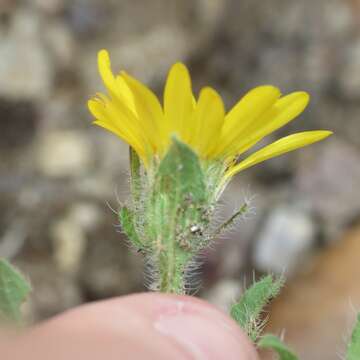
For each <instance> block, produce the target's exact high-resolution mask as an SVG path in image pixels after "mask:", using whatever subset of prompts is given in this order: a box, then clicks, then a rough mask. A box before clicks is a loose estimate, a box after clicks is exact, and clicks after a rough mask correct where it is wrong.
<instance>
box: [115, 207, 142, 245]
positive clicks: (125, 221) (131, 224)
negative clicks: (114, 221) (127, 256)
mask: <svg viewBox="0 0 360 360" xmlns="http://www.w3.org/2000/svg"><path fill="white" fill-rule="evenodd" d="M119 220H120V224H121V228H122V230H123V232H124V233H125V235H126V236H127V237H128V239H129V241H130V242H131V243H132V244H133V246H134V247H135V248H136V249H137V250H143V247H144V245H143V243H142V242H141V239H140V238H139V236H138V234H137V231H136V228H135V217H134V214H133V212H132V211H131V210H130V209H128V208H127V207H125V206H124V207H122V208H121V209H120V211H119Z"/></svg>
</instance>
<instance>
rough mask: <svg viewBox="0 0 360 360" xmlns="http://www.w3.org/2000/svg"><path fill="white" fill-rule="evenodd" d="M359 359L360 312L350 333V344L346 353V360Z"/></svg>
mask: <svg viewBox="0 0 360 360" xmlns="http://www.w3.org/2000/svg"><path fill="white" fill-rule="evenodd" d="M359 359H360V314H358V316H357V321H356V324H355V327H354V329H353V332H352V334H351V340H350V344H349V346H348V351H347V354H346V360H359Z"/></svg>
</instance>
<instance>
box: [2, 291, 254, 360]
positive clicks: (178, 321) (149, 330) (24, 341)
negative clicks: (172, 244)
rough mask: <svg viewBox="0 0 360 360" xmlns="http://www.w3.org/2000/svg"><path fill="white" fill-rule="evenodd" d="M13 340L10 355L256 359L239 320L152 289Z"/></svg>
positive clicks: (95, 359)
mask: <svg viewBox="0 0 360 360" xmlns="http://www.w3.org/2000/svg"><path fill="white" fill-rule="evenodd" d="M13 344H16V346H15V345H13V346H9V355H10V354H11V356H9V357H8V358H9V359H13V360H15V359H16V360H18V359H23V358H24V356H25V355H26V358H27V359H28V360H32V359H34V360H35V359H36V360H45V359H50V358H51V359H53V360H65V359H66V360H71V359H87V360H100V359H106V360H113V359H114V360H115V359H116V360H118V359H119V358H121V359H157V360H158V359H160V360H161V359H166V360H168V359H174V360H177V359H179V360H180V359H184V360H185V359H198V360H202V359H206V360H212V359H227V360H231V359H236V360H256V359H258V357H257V355H256V351H255V349H254V347H253V345H252V344H251V343H250V341H249V340H248V338H247V337H246V335H245V334H244V333H243V332H242V331H241V330H240V329H239V327H238V326H237V324H236V323H235V322H233V320H231V319H230V318H229V317H227V316H226V315H225V314H223V313H222V312H220V311H219V310H217V309H216V308H214V307H213V306H211V305H209V304H207V303H206V302H204V301H202V300H198V299H195V298H192V297H187V296H175V295H164V294H155V293H146V294H136V295H130V296H125V297H122V298H117V299H112V300H107V301H102V302H98V303H93V304H90V305H86V306H82V307H79V308H77V309H74V310H71V311H69V312H67V313H65V314H62V315H60V316H58V317H56V318H54V319H52V320H50V321H48V322H46V323H44V324H42V325H40V326H38V327H36V328H34V329H32V330H30V331H29V332H27V333H26V334H24V335H22V336H21V337H20V338H19V339H17V340H14V342H13ZM14 348H15V349H14ZM55 349H56V350H55ZM5 358H6V357H5Z"/></svg>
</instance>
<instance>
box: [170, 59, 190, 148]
mask: <svg viewBox="0 0 360 360" xmlns="http://www.w3.org/2000/svg"><path fill="white" fill-rule="evenodd" d="M194 103H195V100H194V96H193V93H192V88H191V79H190V75H189V71H188V69H187V68H186V66H185V65H184V64H182V63H176V64H174V65H173V66H172V67H171V69H170V71H169V75H168V77H167V81H166V85H165V90H164V114H165V122H166V128H165V129H164V130H165V134H164V135H165V136H168V137H169V136H170V135H171V133H172V132H175V133H177V134H178V135H179V137H180V138H181V139H182V140H183V141H185V142H187V141H188V140H189V136H190V134H191V133H192V132H193V130H194V129H193V123H192V122H191V114H192V111H193V109H194Z"/></svg>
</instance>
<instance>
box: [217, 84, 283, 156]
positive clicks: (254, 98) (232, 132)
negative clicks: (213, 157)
mask: <svg viewBox="0 0 360 360" xmlns="http://www.w3.org/2000/svg"><path fill="white" fill-rule="evenodd" d="M280 94H281V93H280V90H279V89H278V88H276V87H274V86H270V85H264V86H259V87H256V88H255V89H252V90H250V91H249V92H248V93H247V94H246V95H245V96H244V97H242V98H241V99H240V101H239V102H238V103H237V104H236V105H235V106H234V107H233V108H232V109H231V110H230V112H229V113H228V114H227V115H226V118H225V123H224V126H223V128H222V131H221V141H220V145H219V147H218V149H217V150H216V154H221V153H223V152H224V150H225V149H226V148H227V147H228V146H229V144H231V143H232V142H233V141H234V139H237V138H239V137H240V136H242V133H243V132H244V131H246V129H247V128H248V127H249V126H251V124H252V123H253V122H254V121H256V119H258V118H259V117H260V116H262V115H263V114H264V113H265V112H266V111H267V110H268V109H269V108H270V107H271V106H272V105H273V104H274V103H275V101H276V100H277V99H278V98H279V96H280Z"/></svg>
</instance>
